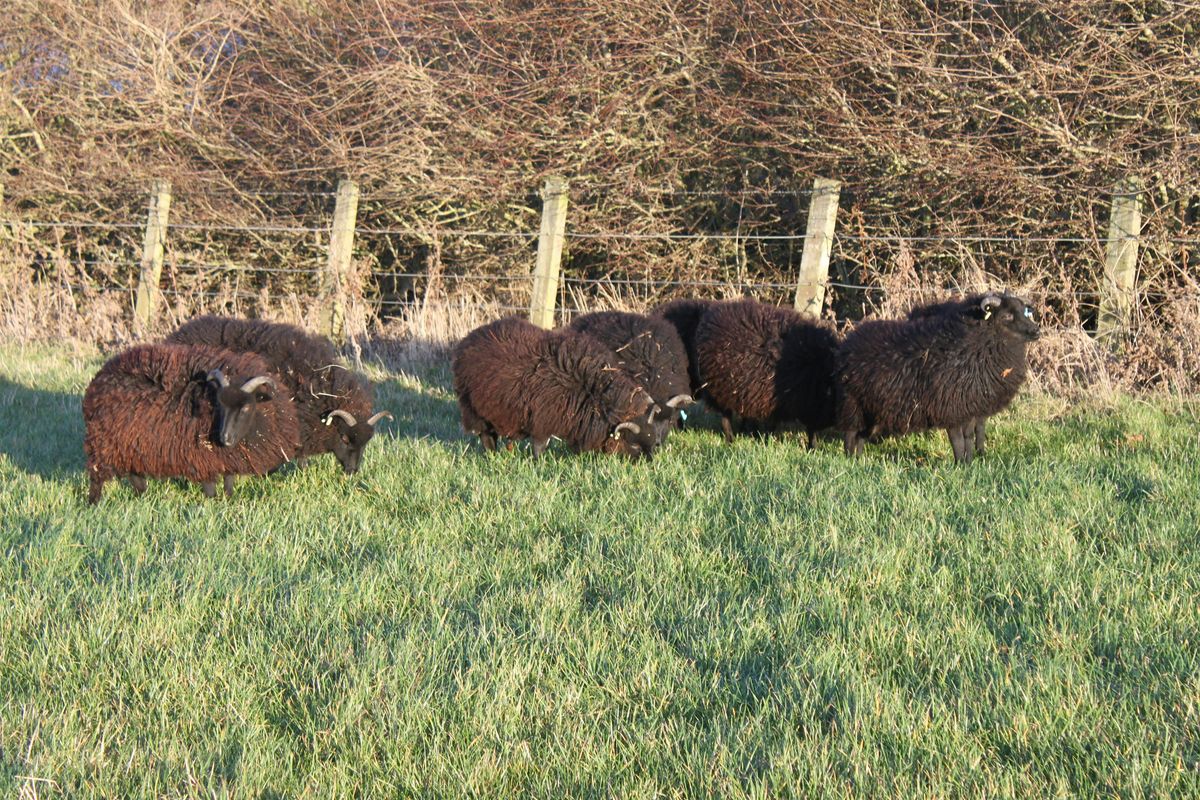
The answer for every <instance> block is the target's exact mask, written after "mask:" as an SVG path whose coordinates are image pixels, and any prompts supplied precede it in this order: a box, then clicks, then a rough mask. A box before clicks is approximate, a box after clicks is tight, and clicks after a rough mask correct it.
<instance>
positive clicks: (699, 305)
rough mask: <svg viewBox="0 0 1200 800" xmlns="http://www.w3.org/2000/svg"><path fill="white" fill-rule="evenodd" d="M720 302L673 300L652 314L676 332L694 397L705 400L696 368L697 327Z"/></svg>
mask: <svg viewBox="0 0 1200 800" xmlns="http://www.w3.org/2000/svg"><path fill="white" fill-rule="evenodd" d="M720 302H721V301H720V300H703V299H699V298H683V299H679V300H672V301H670V302H669V303H664V304H662V305H660V306H657V307H655V308H654V310H653V311H652V312H651V314H653V315H654V316H656V317H662V318H663V319H665V320H666V321H667V322H669V323H671V325H672V326H674V328H675V332H676V333H678V334H679V339H680V341H682V342H683V349H684V352H686V353H687V359H688V382H689V389H690V390H691V394H692V397H694V398H696V399H697V400H699V399H702V398H703V387H702V386H701V382H700V372H699V370H698V369H697V367H696V326H698V325H699V324H700V318H701V317H703V316H704V314H705V312H706V311H708V310H709V309H710V308H712V307H713V306H715V305H717V304H718V303H720Z"/></svg>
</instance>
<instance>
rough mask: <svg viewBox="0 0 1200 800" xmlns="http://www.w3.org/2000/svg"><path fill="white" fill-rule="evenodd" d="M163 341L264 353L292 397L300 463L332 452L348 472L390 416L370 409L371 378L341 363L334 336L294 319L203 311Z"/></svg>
mask: <svg viewBox="0 0 1200 800" xmlns="http://www.w3.org/2000/svg"><path fill="white" fill-rule="evenodd" d="M166 341H168V342H172V343H176V344H206V345H211V346H213V347H224V348H226V349H228V350H234V351H237V352H240V353H257V354H258V355H260V356H262V357H263V358H265V359H266V360H267V362H268V363H269V364H271V366H272V368H273V369H274V370H275V372H276V373H277V374H278V375H279V376H280V377H282V378H283V382H284V384H285V385H286V387H287V389H288V390H289V391H290V392H291V393H292V399H293V400H294V401H295V403H296V413H297V414H298V415H299V418H300V451H299V452H298V453H297V454H296V459H297V461H298V462H299V463H300V464H301V465H303V464H304V462H305V461H306V460H307V459H308V457H309V456H314V455H320V454H321V453H333V454H334V456H335V457H336V458H337V460H338V462H339V463H340V464H341V465H342V469H343V470H344V471H345V472H346V473H347V474H353V473H354V472H357V471H358V468H359V467H360V466H361V464H362V457H363V451H364V450H365V449H366V447H367V443H368V442H370V441H371V437H372V436H374V435H375V426H376V424H378V422H379V420H380V419H382V418H384V417H387V418H388V419H391V418H392V415H391V414H390V413H388V412H387V411H379V412H377V413H372V408H371V407H372V405H373V399H372V395H373V392H372V388H371V384H370V382H369V381H368V380H366V379H365V378H363V377H361V376H360V375H358V374H357V373H355V372H354V371H352V370H350V369H348V368H347V367H344V366H342V363H341V360H340V359H339V358H338V354H337V350H336V349H334V346H333V343H332V342H330V341H329V340H328V339H327V338H325V337H324V336H318V335H316V334H312V333H309V332H308V331H306V330H304V329H303V328H299V327H296V326H295V325H287V324H284V323H279V322H265V321H263V320H248V319H235V318H231V317H217V316H205V317H198V318H196V319H194V320H191V321H190V322H186V323H184V324H183V325H181V326H180V327H179V329H178V330H176V331H175V332H174V333H172V334H171V335H170V336H168V337H167V339H166Z"/></svg>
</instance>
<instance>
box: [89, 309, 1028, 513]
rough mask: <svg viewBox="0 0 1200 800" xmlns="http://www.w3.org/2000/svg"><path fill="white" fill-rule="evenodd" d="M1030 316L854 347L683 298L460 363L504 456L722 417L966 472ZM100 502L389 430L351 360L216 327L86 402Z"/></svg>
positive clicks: (117, 360)
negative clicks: (939, 458) (700, 405)
mask: <svg viewBox="0 0 1200 800" xmlns="http://www.w3.org/2000/svg"><path fill="white" fill-rule="evenodd" d="M1038 333H1039V330H1038V325H1037V323H1036V321H1035V320H1034V312H1033V310H1032V309H1031V308H1030V306H1029V305H1028V304H1027V303H1025V302H1024V301H1023V300H1021V299H1020V298H1018V297H1015V296H1013V295H1010V294H996V293H987V294H978V295H971V296H967V297H964V298H960V299H953V300H948V301H944V302H940V303H937V304H933V305H928V306H923V307H921V308H917V309H914V310H913V311H912V312H910V313H909V315H908V318H907V319H903V320H872V321H866V322H862V323H860V324H859V325H858V326H857V327H855V328H854V329H853V330H852V331H850V333H849V334H848V335H846V336H845V338H839V337H838V335H837V334H836V333H835V332H834V331H833V330H832V329H830V328H829V327H827V326H825V325H822V324H820V323H818V322H814V321H811V320H808V319H806V318H805V317H802V316H801V315H800V314H798V313H796V312H794V311H792V310H790V309H784V308H778V307H775V306H770V305H766V304H763V303H759V302H757V301H754V300H730V301H716V300H675V301H672V302H670V303H667V304H666V305H663V306H660V307H659V308H657V309H655V310H654V311H653V312H652V313H650V314H648V315H642V314H632V313H626V312H619V311H605V312H598V313H594V314H587V315H584V316H581V317H578V318H576V319H575V320H574V321H573V322H572V323H571V325H570V326H569V327H566V328H561V329H558V330H553V331H546V330H542V329H541V328H537V327H535V326H533V325H531V324H530V323H528V322H526V321H525V320H523V319H520V318H518V317H507V318H504V319H501V320H497V321H495V322H492V323H489V324H487V325H483V326H481V327H479V328H476V329H475V330H474V331H472V332H471V333H470V334H468V335H467V336H466V337H465V338H463V340H462V341H461V342H459V343H458V344H457V345H456V346H455V348H454V351H453V355H452V369H453V374H454V390H455V392H456V394H457V395H458V402H459V409H460V411H461V414H462V425H463V429H464V430H465V431H467V432H468V433H473V434H475V435H477V436H479V439H480V441H481V442H482V444H483V446H484V448H486V449H488V450H494V449H495V448H496V446H497V442H498V440H499V439H501V438H504V439H508V440H510V441H515V440H520V439H531V440H532V449H533V452H534V454H538V455H540V454H541V453H542V452H543V451H544V450H545V449H546V447H547V445H548V444H549V442H550V440H551V439H552V438H558V439H561V440H562V441H563V442H565V443H566V444H567V446H568V447H570V448H571V449H572V450H574V451H576V452H579V451H600V452H605V453H620V454H623V455H626V456H629V457H632V458H650V457H651V455H652V454H653V452H654V450H655V448H657V447H658V446H659V445H660V444H662V442H663V441H664V440H665V439H666V437H667V434H668V432H669V431H670V430H671V429H672V428H675V427H679V426H680V425H682V424H683V422H684V420H685V419H686V407H687V406H689V405H691V404H692V403H694V402H696V401H697V400H703V401H704V402H705V403H706V404H707V405H709V406H710V407H711V408H713V409H714V410H716V411H717V412H718V413H720V414H721V417H722V428H723V430H724V433H725V437H726V439H728V440H732V438H733V432H734V420H735V419H737V420H739V421H740V425H739V427H740V428H741V429H742V430H753V431H756V432H766V431H773V430H776V429H777V428H778V427H779V426H780V425H782V424H795V425H799V426H801V427H803V428H804V429H805V430H806V431H807V433H808V444H809V446H810V447H811V446H812V444H813V441H814V437H815V436H816V434H817V432H818V431H821V430H824V429H828V428H836V429H837V430H839V431H841V432H842V434H843V436H844V441H845V448H846V452H847V453H848V454H850V455H854V454H857V453H858V452H860V451H861V449H862V446H863V442H865V441H875V440H878V439H879V438H881V437H884V436H894V435H902V434H906V433H910V432H915V431H922V430H929V429H933V428H943V429H945V430H946V431H947V433H948V434H949V437H950V443H951V446H952V447H953V450H954V457H955V459H956V460H958V461H960V462H969V461H970V460H971V458H972V456H973V455H974V454H975V453H976V452H981V451H982V449H983V445H984V423H985V421H986V419H987V418H988V417H989V416H991V415H993V414H995V413H997V412H998V411H1000V410H1001V409H1003V408H1004V407H1005V406H1007V405H1008V404H1009V403H1010V402H1011V401H1012V399H1013V397H1014V396H1015V395H1016V392H1017V390H1018V388H1019V387H1020V385H1021V383H1022V382H1023V381H1024V379H1025V374H1026V347H1027V345H1028V344H1029V342H1031V341H1032V340H1034V339H1036V338H1037V337H1038ZM83 416H84V423H85V435H84V453H85V455H86V456H87V472H88V479H89V492H88V501H89V502H90V503H96V502H97V501H99V499H100V496H101V493H102V492H103V489H104V484H105V483H106V482H108V481H109V480H112V479H114V478H119V477H125V478H128V480H129V482H130V483H131V485H132V486H133V488H134V490H135V491H136V492H137V493H139V494H140V493H141V492H143V491H145V488H146V479H147V478H185V479H188V480H191V481H195V482H198V483H200V484H201V485H202V486H203V489H204V493H205V494H206V495H207V496H209V497H213V496H215V495H216V491H217V489H216V484H217V480H218V479H221V480H222V482H223V487H224V490H225V493H226V495H229V494H230V493H232V491H233V485H234V480H235V479H236V476H238V475H264V474H266V473H268V472H270V471H272V470H275V469H277V468H278V467H280V466H281V465H283V464H284V463H286V462H288V461H297V462H300V463H301V464H302V463H303V462H304V460H305V459H307V458H308V457H309V456H313V455H318V454H321V453H330V452H331V453H334V455H335V456H336V457H337V459H338V461H339V462H340V463H341V465H342V467H343V469H344V470H345V471H346V472H348V473H353V472H354V471H356V470H357V469H358V467H359V465H360V463H361V461H362V454H363V450H364V448H365V447H366V445H367V443H368V442H369V441H370V440H371V437H372V436H373V435H374V433H375V426H376V425H377V424H378V423H379V421H380V420H381V419H382V418H384V417H387V418H389V419H390V418H391V414H389V413H388V412H387V411H378V412H377V411H375V410H374V409H373V392H372V387H371V384H370V382H369V381H367V380H366V379H365V378H364V377H363V376H361V375H359V374H357V373H355V372H354V371H352V370H350V369H348V368H347V367H345V366H344V365H342V364H341V362H340V360H339V358H338V354H337V351H336V349H335V348H334V346H333V344H332V343H331V342H330V341H329V340H328V339H325V338H323V337H321V336H316V335H313V334H310V333H308V332H306V331H304V330H302V329H301V328H297V327H295V326H293V325H285V324H281V323H269V322H263V321H256V320H242V319H232V318H226V317H213V316H207V317H200V318H198V319H195V320H192V321H191V322H188V323H186V324H184V325H183V326H181V327H180V328H179V329H178V330H176V331H175V332H174V333H172V334H171V335H170V336H168V337H167V338H166V339H165V340H164V341H162V342H159V343H154V344H143V345H139V346H136V347H133V348H131V349H129V350H126V351H125V352H123V353H120V354H118V355H116V356H114V357H112V358H111V359H109V360H108V361H107V362H106V363H105V364H104V366H103V367H102V368H101V369H100V371H99V372H98V373H97V374H96V376H95V378H93V379H92V382H91V383H90V384H89V385H88V388H87V391H86V392H85V394H84V399H83Z"/></svg>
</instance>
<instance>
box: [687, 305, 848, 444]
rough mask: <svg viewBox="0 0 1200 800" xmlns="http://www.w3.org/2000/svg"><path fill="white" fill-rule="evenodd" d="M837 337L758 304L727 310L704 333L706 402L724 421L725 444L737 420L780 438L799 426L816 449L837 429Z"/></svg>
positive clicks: (710, 315) (700, 332) (716, 309)
mask: <svg viewBox="0 0 1200 800" xmlns="http://www.w3.org/2000/svg"><path fill="white" fill-rule="evenodd" d="M836 349H837V337H836V336H835V335H834V333H833V331H831V330H829V329H828V328H826V327H823V326H821V325H818V324H816V323H814V322H812V321H810V320H808V319H806V318H804V317H803V316H801V315H800V314H799V313H797V312H795V311H793V310H791V309H788V308H778V307H776V306H769V305H766V304H764V303H759V302H757V301H755V300H736V301H731V302H726V303H720V304H718V305H715V306H713V307H712V308H711V309H709V310H708V311H707V312H706V313H705V314H704V316H703V317H702V318H701V320H700V324H699V325H698V326H697V328H696V360H697V365H698V367H699V372H700V378H701V379H702V380H703V383H704V398H705V401H706V402H707V403H709V404H710V405H711V406H713V407H714V408H715V409H716V410H717V411H719V412H720V413H721V426H722V429H723V430H724V432H725V440H726V441H733V425H732V417H733V415H734V414H737V415H738V416H740V417H741V418H742V420H743V421H749V422H754V423H756V424H758V425H761V426H763V427H765V428H767V429H768V430H773V429H775V428H776V427H778V426H779V424H780V423H784V422H799V423H800V424H801V425H803V426H804V427H805V429H806V430H807V432H808V446H809V447H810V448H811V447H812V446H813V445H814V443H815V441H816V434H817V431H819V430H821V429H823V428H828V427H830V426H831V425H832V424H833V421H834V393H833V372H834V365H835V356H834V354H835V351H836Z"/></svg>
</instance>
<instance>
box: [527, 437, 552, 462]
mask: <svg viewBox="0 0 1200 800" xmlns="http://www.w3.org/2000/svg"><path fill="white" fill-rule="evenodd" d="M530 441H531V442H533V455H534V457H535V458H540V457H541V455H542V453H544V452H546V447H547V446H548V445H549V444H550V437H549V436H547V437H546V438H545V439H531V440H530Z"/></svg>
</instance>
